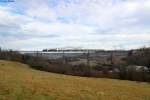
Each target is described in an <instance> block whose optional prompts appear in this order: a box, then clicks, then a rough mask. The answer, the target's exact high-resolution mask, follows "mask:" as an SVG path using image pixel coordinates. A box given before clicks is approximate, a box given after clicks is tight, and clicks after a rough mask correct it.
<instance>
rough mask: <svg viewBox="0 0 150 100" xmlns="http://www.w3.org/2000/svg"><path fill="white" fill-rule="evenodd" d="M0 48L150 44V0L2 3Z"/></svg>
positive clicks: (15, 0)
mask: <svg viewBox="0 0 150 100" xmlns="http://www.w3.org/2000/svg"><path fill="white" fill-rule="evenodd" d="M0 42H1V43H0V46H1V47H2V48H12V49H15V50H42V49H44V48H64V47H81V48H94V49H131V48H139V47H142V46H144V45H145V46H149V45H150V0H14V2H0Z"/></svg>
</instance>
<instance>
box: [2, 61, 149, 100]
mask: <svg viewBox="0 0 150 100" xmlns="http://www.w3.org/2000/svg"><path fill="white" fill-rule="evenodd" d="M0 100H150V85H149V84H147V83H137V82H131V81H121V80H113V79H104V78H99V79H98V78H84V77H75V76H66V75H59V74H53V73H48V72H43V71H38V70H34V69H31V68H29V67H28V66H27V65H24V64H21V63H17V62H9V61H2V60H0Z"/></svg>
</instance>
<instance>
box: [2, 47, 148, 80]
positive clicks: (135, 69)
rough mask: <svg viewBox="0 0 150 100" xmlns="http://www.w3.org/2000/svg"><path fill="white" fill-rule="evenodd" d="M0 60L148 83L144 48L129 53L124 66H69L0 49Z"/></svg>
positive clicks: (58, 70)
mask: <svg viewBox="0 0 150 100" xmlns="http://www.w3.org/2000/svg"><path fill="white" fill-rule="evenodd" d="M88 56H89V55H87V57H88ZM0 59H2V60H11V61H17V62H21V63H24V64H28V65H29V66H30V67H32V68H34V69H38V70H43V71H48V72H54V73H60V74H67V75H77V76H85V77H106V78H115V79H123V80H132V81H146V82H150V49H146V48H144V49H140V50H138V53H133V52H132V51H130V52H129V53H128V56H127V57H126V58H125V59H124V60H125V61H126V64H122V65H105V64H104V65H102V64H99V65H96V66H90V65H88V64H86V65H84V64H80V65H70V64H68V63H64V62H61V61H56V62H54V61H51V60H49V59H47V58H44V57H41V56H31V55H23V54H20V53H19V52H16V51H12V50H1V49H0ZM88 60H89V59H88ZM88 62H89V61H88ZM142 66H143V67H142Z"/></svg>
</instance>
